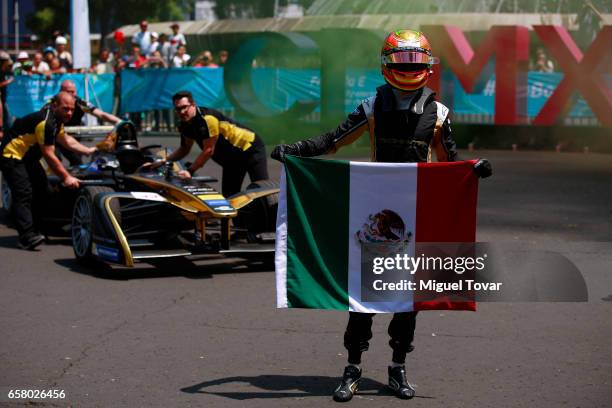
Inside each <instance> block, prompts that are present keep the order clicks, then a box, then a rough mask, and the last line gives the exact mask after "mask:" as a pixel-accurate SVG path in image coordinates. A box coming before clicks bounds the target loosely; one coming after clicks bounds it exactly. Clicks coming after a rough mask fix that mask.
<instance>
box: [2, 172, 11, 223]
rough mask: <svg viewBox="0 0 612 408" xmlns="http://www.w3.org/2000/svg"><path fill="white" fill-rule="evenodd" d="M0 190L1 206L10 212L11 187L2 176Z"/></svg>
mask: <svg viewBox="0 0 612 408" xmlns="http://www.w3.org/2000/svg"><path fill="white" fill-rule="evenodd" d="M0 190H2V192H1V194H2V208H4V210H5V211H6V212H7V213H9V214H10V212H11V206H12V205H13V197H12V195H11V188H10V187H9V185H8V183H7V182H6V180H5V179H4V177H3V178H2V185H1V186H0Z"/></svg>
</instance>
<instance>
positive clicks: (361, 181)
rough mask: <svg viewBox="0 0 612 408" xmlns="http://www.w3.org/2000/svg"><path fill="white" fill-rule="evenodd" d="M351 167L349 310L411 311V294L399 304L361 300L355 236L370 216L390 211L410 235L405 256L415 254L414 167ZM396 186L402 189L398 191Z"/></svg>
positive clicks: (358, 246)
mask: <svg viewBox="0 0 612 408" xmlns="http://www.w3.org/2000/svg"><path fill="white" fill-rule="evenodd" d="M350 166H351V168H350V180H351V181H350V184H351V185H350V201H349V202H350V211H349V230H348V247H349V248H348V249H349V254H348V256H349V266H348V268H349V270H348V274H349V282H348V285H349V310H350V311H355V312H362V313H385V312H397V311H412V310H414V306H413V299H412V292H411V291H406V292H407V295H406V297H405V298H403V299H402V300H401V301H393V302H364V301H362V300H361V262H360V259H361V244H360V243H359V241H358V240H357V238H356V233H357V231H359V230H361V229H362V227H363V226H364V224H367V223H369V217H370V216H371V215H374V214H376V213H378V212H380V211H382V210H385V209H388V210H392V211H394V212H395V213H397V214H398V215H399V216H400V217H401V218H402V220H403V221H404V224H405V227H406V232H410V233H412V235H411V239H410V244H409V246H408V248H407V253H408V255H409V256H413V255H414V239H415V218H416V200H417V164H416V163H401V164H399V163H367V162H350ZM390 169H393V170H392V171H390ZM398 186H402V188H401V189H398Z"/></svg>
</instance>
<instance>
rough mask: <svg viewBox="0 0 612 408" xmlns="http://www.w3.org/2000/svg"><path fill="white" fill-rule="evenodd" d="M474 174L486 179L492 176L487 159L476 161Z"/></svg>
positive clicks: (491, 169)
mask: <svg viewBox="0 0 612 408" xmlns="http://www.w3.org/2000/svg"><path fill="white" fill-rule="evenodd" d="M474 173H476V175H477V176H478V177H480V178H487V177H489V176H491V175H492V174H493V168H492V167H491V163H489V161H488V160H487V159H478V161H477V162H476V164H475V165H474Z"/></svg>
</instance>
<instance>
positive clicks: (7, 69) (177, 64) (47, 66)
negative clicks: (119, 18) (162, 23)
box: [0, 20, 229, 137]
mask: <svg viewBox="0 0 612 408" xmlns="http://www.w3.org/2000/svg"><path fill="white" fill-rule="evenodd" d="M169 28H170V32H168V33H157V32H154V31H149V24H148V22H147V21H146V20H143V21H141V22H140V31H139V32H137V33H136V34H135V35H134V36H133V37H132V39H131V41H130V42H129V43H125V42H124V41H121V42H118V41H115V42H116V43H117V44H116V45H117V47H116V48H114V49H112V50H111V49H110V48H107V47H103V48H101V49H100V52H99V53H98V56H97V58H95V59H94V61H92V64H91V67H90V68H89V69H74V67H73V57H72V54H71V53H70V51H69V37H68V36H67V35H65V34H63V33H61V32H60V31H55V32H54V33H53V35H52V36H51V38H50V41H49V42H48V43H47V44H45V45H43V46H42V47H40V48H39V49H38V50H36V51H34V52H31V51H30V52H28V51H20V52H18V53H16V55H13V56H12V57H11V55H9V53H8V52H7V51H2V50H0V93H1V97H2V109H0V137H1V134H2V130H1V129H2V124H3V122H4V121H3V118H4V119H5V118H7V116H8V115H7V110H6V87H7V86H8V85H9V84H10V83H11V82H12V81H13V80H14V77H15V76H18V75H43V76H45V77H46V78H51V76H52V75H53V74H65V73H71V72H81V73H82V72H91V73H94V74H98V75H101V74H111V73H118V72H120V71H122V70H124V69H162V68H183V67H208V68H218V67H220V66H223V65H225V63H226V62H227V59H228V55H229V54H228V52H227V51H225V50H222V51H220V52H219V55H218V60H217V61H215V57H214V55H213V53H212V52H211V51H209V50H206V51H203V52H201V53H200V54H199V55H197V57H196V58H192V56H191V55H190V54H189V53H188V49H187V40H186V38H185V35H184V34H183V33H182V32H181V29H180V25H179V24H177V23H174V24H172V25H170V27H169ZM121 38H122V37H121ZM119 78H120V77H119V76H117V78H116V87H119V86H120V84H119V80H120V79H119ZM154 115H155V118H154V119H153V121H154V123H155V124H156V126H155V127H159V123H160V122H162V121H163V122H164V125H165V126H164V127H166V128H169V127H170V124H169V122H170V121H171V119H170V118H169V116H170V114H169V113H168V112H155V113H154ZM130 116H134V117H133V118H132V119H133V120H134V122H136V125H137V126H140V124H141V116H142V115H141V114H140V113H137V114H135V115H130ZM162 119H163V120H162Z"/></svg>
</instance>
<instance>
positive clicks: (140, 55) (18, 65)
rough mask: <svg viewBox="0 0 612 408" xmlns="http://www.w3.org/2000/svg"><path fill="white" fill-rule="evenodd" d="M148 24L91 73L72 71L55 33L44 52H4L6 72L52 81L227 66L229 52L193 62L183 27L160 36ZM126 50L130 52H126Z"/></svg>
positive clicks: (106, 52) (63, 40)
mask: <svg viewBox="0 0 612 408" xmlns="http://www.w3.org/2000/svg"><path fill="white" fill-rule="evenodd" d="M148 27H149V24H148V22H147V21H146V20H143V21H141V22H140V31H139V32H138V33H136V34H135V35H134V36H133V37H132V40H131V43H130V44H129V45H125V44H120V46H119V47H117V48H115V49H114V50H112V51H111V49H110V48H106V47H104V48H102V49H101V50H100V52H99V54H98V56H97V58H96V59H95V61H94V62H93V64H92V66H91V67H90V69H89V70H86V69H79V70H74V69H73V59H72V54H71V53H70V51H68V38H67V36H65V35H62V34H61V33H60V32H59V31H56V32H55V33H54V34H53V36H52V39H51V42H50V43H49V45H48V46H46V47H45V48H41V49H40V50H37V51H35V52H34V53H30V54H29V53H28V52H26V51H21V52H19V53H18V54H17V55H16V56H14V57H15V61H14V62H13V60H12V59H11V57H10V56H9V55H8V53H6V52H5V51H3V55H5V56H6V58H3V61H10V62H9V65H10V69H7V68H6V67H4V68H3V72H4V70H7V72H10V73H11V74H12V75H32V74H41V75H45V76H47V77H50V76H51V75H52V74H63V73H67V72H84V71H88V72H92V73H95V74H108V73H114V72H119V71H121V70H122V69H126V68H129V69H141V68H182V67H188V66H193V67H208V68H217V67H219V66H223V65H224V64H225V63H226V62H227V58H228V52H227V51H225V50H223V51H221V52H220V53H219V58H218V61H215V58H214V55H213V53H212V52H211V51H208V50H206V51H203V52H202V53H200V54H199V55H198V56H197V58H192V57H191V55H190V54H189V53H188V52H187V40H186V39H185V35H184V34H183V33H181V31H180V25H179V24H177V23H174V24H172V25H171V26H170V27H169V28H170V29H171V33H168V34H167V33H161V34H158V33H156V32H154V31H149V29H148ZM126 48H127V50H126Z"/></svg>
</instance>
